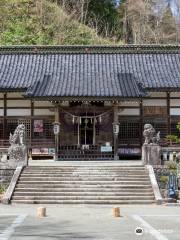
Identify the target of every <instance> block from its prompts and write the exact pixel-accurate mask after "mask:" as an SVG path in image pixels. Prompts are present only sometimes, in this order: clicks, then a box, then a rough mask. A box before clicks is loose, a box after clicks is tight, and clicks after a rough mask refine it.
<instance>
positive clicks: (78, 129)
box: [77, 118, 80, 147]
mask: <svg viewBox="0 0 180 240" xmlns="http://www.w3.org/2000/svg"><path fill="white" fill-rule="evenodd" d="M77 132H78V134H77V146H78V147H80V118H78V125H77Z"/></svg>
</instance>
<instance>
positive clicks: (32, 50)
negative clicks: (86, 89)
mask: <svg viewBox="0 0 180 240" xmlns="http://www.w3.org/2000/svg"><path fill="white" fill-rule="evenodd" d="M28 53H29V54H48V53H49V54H52V53H70V54H73V53H76V54H77V53H81V54H83V53H85V54H87V53H89V54H90V53H100V54H101V53H110V54H112V53H180V45H157V44H154V45H152V44H146V45H134V44H132V45H113V46H110V45H66V46H65V45H53V46H49V45H47V46H46V45H43V46H37V45H32V46H19V45H17V46H1V47H0V54H28Z"/></svg>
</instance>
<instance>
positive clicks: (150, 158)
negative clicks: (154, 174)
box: [142, 144, 161, 165]
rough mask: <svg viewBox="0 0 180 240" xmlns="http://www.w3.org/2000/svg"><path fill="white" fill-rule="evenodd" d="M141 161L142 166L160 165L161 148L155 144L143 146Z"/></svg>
mask: <svg viewBox="0 0 180 240" xmlns="http://www.w3.org/2000/svg"><path fill="white" fill-rule="evenodd" d="M142 161H143V164H144V165H161V147H160V146H159V145H157V144H144V145H143V147H142Z"/></svg>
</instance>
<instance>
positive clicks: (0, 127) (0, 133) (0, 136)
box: [0, 119, 3, 139]
mask: <svg viewBox="0 0 180 240" xmlns="http://www.w3.org/2000/svg"><path fill="white" fill-rule="evenodd" d="M0 139H3V119H0Z"/></svg>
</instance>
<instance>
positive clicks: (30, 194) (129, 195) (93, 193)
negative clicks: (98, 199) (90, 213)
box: [13, 189, 153, 197]
mask: <svg viewBox="0 0 180 240" xmlns="http://www.w3.org/2000/svg"><path fill="white" fill-rule="evenodd" d="M13 196H24V197H25V196H46V197H50V196H92V197H93V196H128V197H131V196H132V197H133V196H140V197H141V196H150V197H153V193H152V192H138V193H137V192H133V193H132V192H130V191H129V192H127V191H126V192H118V191H117V192H112V191H109V192H103V191H101V192H99V191H98V192H88V191H87V192H86V191H84V192H82V191H79V192H65V191H59V192H54V191H53V190H52V191H50V192H44V191H37V192H34V191H31V192H29V191H28V189H27V190H26V191H24V192H19V191H15V193H14V195H13Z"/></svg>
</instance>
